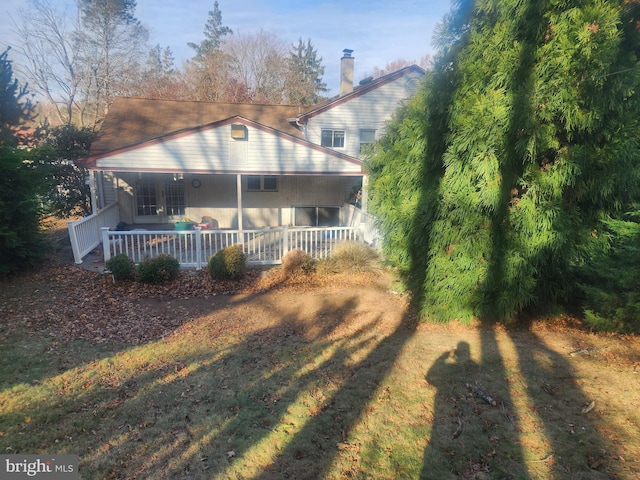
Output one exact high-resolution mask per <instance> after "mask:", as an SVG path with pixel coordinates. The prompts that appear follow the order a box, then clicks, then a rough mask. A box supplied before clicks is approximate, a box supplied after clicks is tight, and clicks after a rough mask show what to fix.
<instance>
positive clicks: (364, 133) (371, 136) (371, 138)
mask: <svg viewBox="0 0 640 480" xmlns="http://www.w3.org/2000/svg"><path fill="white" fill-rule="evenodd" d="M375 141H376V131H375V130H373V129H362V130H360V151H361V152H362V149H363V148H365V147H366V146H367V145H369V144H371V143H374V142H375Z"/></svg>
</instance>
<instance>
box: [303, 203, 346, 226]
mask: <svg viewBox="0 0 640 480" xmlns="http://www.w3.org/2000/svg"><path fill="white" fill-rule="evenodd" d="M293 222H294V224H295V225H296V226H297V227H337V226H338V225H340V208H339V207H295V208H294V220H293Z"/></svg>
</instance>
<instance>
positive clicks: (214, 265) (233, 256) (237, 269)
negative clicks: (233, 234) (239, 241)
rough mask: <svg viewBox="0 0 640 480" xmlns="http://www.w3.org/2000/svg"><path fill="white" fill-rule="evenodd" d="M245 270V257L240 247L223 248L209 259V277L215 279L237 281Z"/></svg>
mask: <svg viewBox="0 0 640 480" xmlns="http://www.w3.org/2000/svg"><path fill="white" fill-rule="evenodd" d="M246 269H247V255H246V254H245V253H244V251H243V250H242V247H241V246H240V245H232V246H230V247H227V248H223V249H222V250H220V251H219V252H217V253H216V254H215V255H212V256H211V258H209V275H211V277H212V278H216V279H230V280H237V279H239V278H242V277H243V276H244V273H245V271H246Z"/></svg>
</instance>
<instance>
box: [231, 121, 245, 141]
mask: <svg viewBox="0 0 640 480" xmlns="http://www.w3.org/2000/svg"><path fill="white" fill-rule="evenodd" d="M248 137H249V135H248V132H247V127H245V126H244V125H238V124H235V123H234V124H233V125H231V138H233V139H234V140H246V139H247V138H248Z"/></svg>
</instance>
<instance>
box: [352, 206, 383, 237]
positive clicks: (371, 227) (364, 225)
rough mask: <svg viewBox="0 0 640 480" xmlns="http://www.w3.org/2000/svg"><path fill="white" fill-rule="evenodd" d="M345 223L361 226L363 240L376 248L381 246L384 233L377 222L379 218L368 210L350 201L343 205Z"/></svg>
mask: <svg viewBox="0 0 640 480" xmlns="http://www.w3.org/2000/svg"><path fill="white" fill-rule="evenodd" d="M343 210H344V214H345V219H346V221H345V223H346V224H347V225H349V226H351V227H359V228H360V229H361V230H362V236H363V240H364V241H365V242H367V243H368V244H369V245H371V246H372V247H375V248H380V242H381V240H382V233H380V230H379V229H378V226H377V224H376V222H377V219H376V217H374V216H373V215H371V214H370V213H367V212H363V211H362V210H360V209H359V208H356V207H354V206H353V205H351V204H350V203H345V204H344V205H343Z"/></svg>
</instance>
